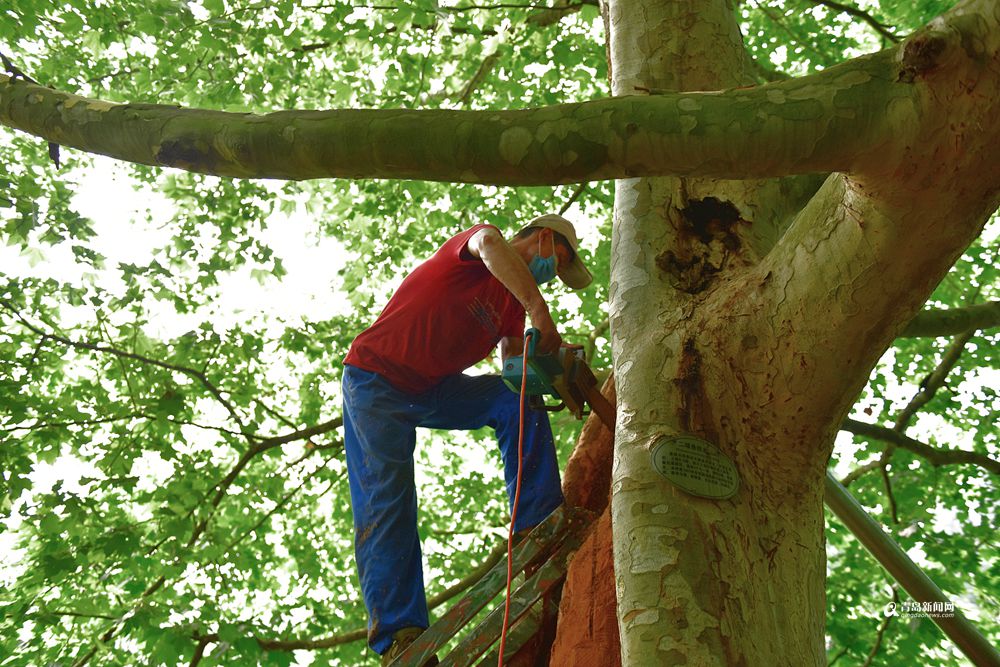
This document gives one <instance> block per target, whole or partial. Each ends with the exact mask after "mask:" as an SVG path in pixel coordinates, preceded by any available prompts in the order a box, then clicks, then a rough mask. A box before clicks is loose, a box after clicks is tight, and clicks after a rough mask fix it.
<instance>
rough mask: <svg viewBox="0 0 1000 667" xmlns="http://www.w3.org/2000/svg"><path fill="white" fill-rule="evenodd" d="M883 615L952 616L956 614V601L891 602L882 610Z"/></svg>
mask: <svg viewBox="0 0 1000 667" xmlns="http://www.w3.org/2000/svg"><path fill="white" fill-rule="evenodd" d="M882 615H883V616H886V617H889V616H901V617H903V618H917V617H921V616H925V617H929V618H952V617H954V616H955V603H953V602H916V601H915V600H905V601H903V602H890V603H888V604H887V605H886V606H885V608H884V609H883V610H882Z"/></svg>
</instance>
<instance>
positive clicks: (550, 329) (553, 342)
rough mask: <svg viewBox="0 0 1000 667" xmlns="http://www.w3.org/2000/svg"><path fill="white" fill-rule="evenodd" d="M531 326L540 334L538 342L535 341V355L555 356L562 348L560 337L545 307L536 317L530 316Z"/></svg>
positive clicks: (533, 314) (532, 314)
mask: <svg viewBox="0 0 1000 667" xmlns="http://www.w3.org/2000/svg"><path fill="white" fill-rule="evenodd" d="M530 317H531V324H532V326H534V327H535V328H536V329H538V331H539V333H540V334H541V337H540V340H537V341H535V353H536V354H556V353H557V352H559V348H560V347H562V336H560V335H559V331H557V330H556V324H555V322H553V321H552V315H551V314H549V309H548V308H547V307H546V308H544V310H543V311H542V312H539V313H538V314H537V315H536V314H535V313H531V314H530Z"/></svg>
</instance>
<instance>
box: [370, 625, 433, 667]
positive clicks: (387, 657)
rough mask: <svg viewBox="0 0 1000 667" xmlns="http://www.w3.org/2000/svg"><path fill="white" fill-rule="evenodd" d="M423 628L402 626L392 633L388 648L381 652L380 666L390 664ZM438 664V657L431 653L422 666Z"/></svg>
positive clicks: (431, 666)
mask: <svg viewBox="0 0 1000 667" xmlns="http://www.w3.org/2000/svg"><path fill="white" fill-rule="evenodd" d="M423 632H424V629H423V628H403V629H401V630H397V631H396V632H394V633H393V634H392V644H390V645H389V650H388V651H386V652H385V653H383V654H382V667H387V665H389V664H391V663H392V661H393V660H395V659H396V658H398V657H399V656H400V655H402V653H403V651H405V650H406V649H407V647H408V646H409V645H410V644H412V643H413V642H414V641H415V640H416V638H417V637H419V636H420V635H421V634H423ZM436 664H438V659H437V656H436V655H432V656H431V657H429V658H427V662H425V663H424V664H423V667H434V665H436Z"/></svg>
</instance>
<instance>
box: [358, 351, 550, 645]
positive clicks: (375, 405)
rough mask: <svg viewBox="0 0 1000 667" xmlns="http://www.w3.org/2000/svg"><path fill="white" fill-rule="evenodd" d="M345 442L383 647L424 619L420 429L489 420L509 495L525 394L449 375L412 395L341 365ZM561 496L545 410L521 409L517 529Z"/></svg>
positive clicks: (363, 562) (364, 571)
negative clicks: (416, 466) (417, 461)
mask: <svg viewBox="0 0 1000 667" xmlns="http://www.w3.org/2000/svg"><path fill="white" fill-rule="evenodd" d="M343 388H344V449H345V451H346V454H347V475H348V478H349V481H350V487H351V506H352V509H353V512H354V552H355V557H356V559H357V565H358V575H359V578H360V580H361V590H362V593H363V594H364V598H365V606H366V607H367V608H368V644H369V646H371V647H372V649H373V650H374V651H375V652H377V653H379V654H381V653H384V652H385V651H386V650H388V648H389V645H390V644H391V643H392V635H393V633H395V632H396V631H397V630H399V629H401V628H405V627H420V628H426V627H427V626H428V613H427V601H426V598H425V595H424V575H423V567H422V563H421V555H420V538H419V537H418V536H417V494H416V489H415V487H414V482H413V450H414V447H415V445H416V428H417V427H418V426H420V427H424V428H437V429H449V430H451V429H462V430H472V429H478V428H482V427H484V426H489V427H491V428H492V429H493V430H494V431H495V432H496V436H497V440H498V441H499V444H500V454H501V457H502V458H503V464H504V478H505V480H506V485H507V495H508V500H509V502H510V503H511V505H512V504H513V501H514V488H515V485H516V483H517V440H518V423H519V412H518V409H519V404H518V401H519V395H518V394H516V393H514V392H513V391H511V390H510V389H509V388H508V387H507V386H506V385H504V383H503V381H502V380H501V379H500V377H498V376H496V375H481V376H469V375H452V376H449V377H447V378H445V379H444V380H443V381H442V382H440V383H439V384H437V385H435V386H434V387H433V388H431V389H428V390H427V391H425V392H423V393H419V394H408V393H405V392H402V391H399V390H398V389H396V388H395V387H393V386H392V385H391V384H390V383H389V381H388V380H386V379H385V378H384V377H382V376H381V375H379V374H377V373H372V372H369V371H366V370H362V369H360V368H357V367H354V366H350V365H345V366H344V378H343ZM562 501H563V496H562V489H561V487H560V483H559V465H558V462H557V461H556V452H555V447H554V445H553V442H552V430H551V428H550V427H549V418H548V414H547V413H545V412H541V411H536V410H529V409H526V410H525V423H524V472H523V474H522V479H521V499H520V501H519V503H518V509H517V521H516V522H515V525H514V530H523V529H525V528H530V527H532V526H534V525H536V524H538V523H540V522H541V521H542V520H543V519H544V518H545V517H547V516H548V515H549V514H550V513H551V512H552V511H553V510H554V509H555V508H556V507H558V506H559V505H560V504H561V503H562Z"/></svg>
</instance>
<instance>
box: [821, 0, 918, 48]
mask: <svg viewBox="0 0 1000 667" xmlns="http://www.w3.org/2000/svg"><path fill="white" fill-rule="evenodd" d="M809 2H811V3H812V4H814V5H822V6H824V7H829V8H830V9H833V10H836V11H838V12H843V13H845V14H849V15H851V16H853V17H854V18H858V19H861V20H862V21H864V22H865V23H867V24H868V25H870V26H871V27H872V29H873V30H875V32H877V33H878V34H880V35H882V36H883V37H885V38H886V39H888V40H889V41H890V42H893V43H895V44H898V43H899V42H900V41H901V40H902V37H900V36H899V35H897V34H896V33H894V32H893V31H892V30H890V29H889V25H888V24H886V23H882V22H881V21H879V20H877V19H876V18H875V17H874V16H872V15H871V14H869V13H868V12H866V11H865V10H863V9H859V8H857V7H852V6H851V5H845V4H843V3H840V2H835V0H809Z"/></svg>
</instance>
